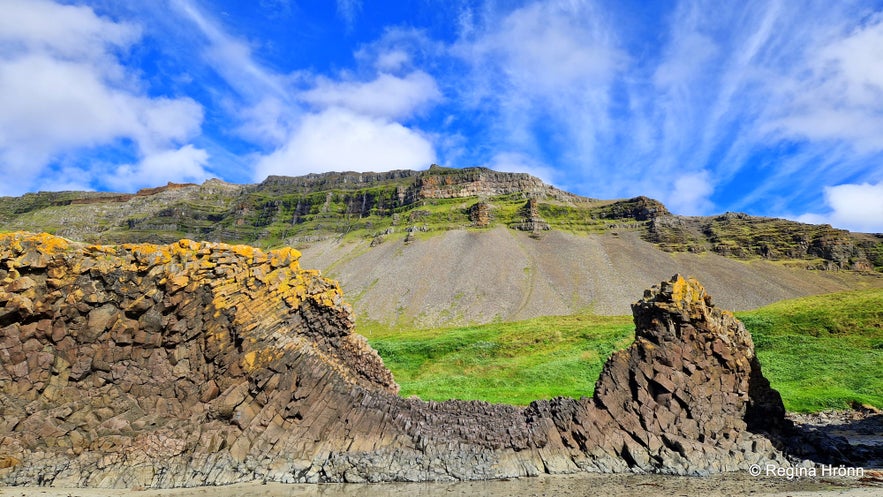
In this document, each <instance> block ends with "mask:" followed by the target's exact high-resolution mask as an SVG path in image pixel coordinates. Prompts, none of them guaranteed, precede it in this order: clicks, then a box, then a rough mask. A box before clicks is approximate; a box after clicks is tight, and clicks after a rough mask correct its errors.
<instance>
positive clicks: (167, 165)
mask: <svg viewBox="0 0 883 497" xmlns="http://www.w3.org/2000/svg"><path fill="white" fill-rule="evenodd" d="M207 162H208V153H207V152H206V151H205V150H202V149H198V148H195V147H194V146H193V145H185V146H183V147H181V148H179V149H169V150H162V151H158V152H156V153H153V154H151V155H148V156H146V157H144V159H142V160H141V161H140V162H139V163H137V164H125V165H122V166H119V167H117V168H116V170H115V171H114V173H113V175H111V176H110V177H109V178H108V179H107V180H106V181H107V184H108V185H109V186H111V187H113V188H115V189H117V190H120V191H135V190H137V189H139V188H141V187H144V186H159V185H164V184H166V183H167V182H169V181H172V182H175V183H188V182H193V183H201V182H203V181H204V180H206V179H207V178H208V177H209V173H208V171H206V169H205V165H206V164H207Z"/></svg>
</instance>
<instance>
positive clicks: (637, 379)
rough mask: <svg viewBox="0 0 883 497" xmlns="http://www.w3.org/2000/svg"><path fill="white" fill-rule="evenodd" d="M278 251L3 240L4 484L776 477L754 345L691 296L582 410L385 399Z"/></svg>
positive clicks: (358, 346)
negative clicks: (592, 475) (768, 469)
mask: <svg viewBox="0 0 883 497" xmlns="http://www.w3.org/2000/svg"><path fill="white" fill-rule="evenodd" d="M297 258H298V254H297V252H296V251H294V250H291V249H283V250H276V251H270V252H267V253H265V252H262V251H260V250H257V249H253V248H251V247H247V246H228V245H223V244H214V243H196V242H191V241H186V240H182V241H180V242H177V243H174V244H171V245H166V246H156V245H121V246H89V245H84V244H78V243H73V242H68V241H66V240H63V239H60V238H56V237H52V236H49V235H31V234H26V233H16V234H6V235H0V288H2V290H0V306H2V307H0V481H2V482H3V483H6V484H49V485H67V486H81V485H82V486H102V487H136V486H140V487H178V486H195V485H207V484H208V485H214V484H226V483H234V482H240V481H249V480H272V481H281V482H321V481H329V482H341V481H348V482H361V481H383V480H401V481H419V480H454V479H482V478H501V477H519V476H529V475H536V474H539V473H544V472H547V473H561V472H576V471H602V472H618V471H647V472H661V473H671V474H707V473H711V472H719V471H733V470H739V469H745V468H747V467H748V466H749V465H751V464H754V463H764V462H767V461H775V462H776V464H779V465H788V464H789V462H788V461H787V460H786V458H785V457H784V456H783V454H782V453H781V452H779V451H778V450H777V449H775V448H774V447H773V445H772V443H771V442H770V441H769V439H767V438H766V437H765V436H763V435H762V434H757V433H755V432H760V431H771V430H773V431H774V430H775V428H776V426H778V425H779V424H780V423H782V420H783V414H784V409H783V407H782V403H781V400H780V398H779V396H778V394H777V393H776V392H775V391H774V390H772V389H770V386H769V383H768V382H766V380H764V378H763V376H762V374H761V372H760V367H759V365H758V363H757V360H756V358H755V356H754V348H753V345H752V342H751V337H750V336H749V334H748V333H747V332H746V330H745V328H744V327H743V326H742V325H741V323H740V322H739V321H737V320H736V319H735V318H734V317H733V315H732V314H730V313H727V312H722V311H720V310H718V309H716V308H715V307H714V306H713V305H712V304H711V300H710V298H709V297H708V295H706V293H705V291H704V290H703V288H702V287H701V285H699V283H698V282H696V281H695V280H687V279H684V278H682V277H680V276H676V277H675V278H673V279H672V280H671V281H669V282H664V283H663V284H662V285H661V286H658V287H654V288H653V289H651V290H648V291H647V293H646V294H645V295H644V298H643V299H641V300H640V301H638V302H637V303H636V304H635V305H634V314H635V324H636V333H635V341H634V343H633V344H632V345H631V346H630V347H628V348H627V349H626V350H623V351H620V352H617V353H615V354H614V355H613V356H612V357H611V358H610V359H609V361H608V363H607V365H606V366H605V368H604V371H603V372H602V374H601V376H600V378H599V380H598V383H597V386H596V393H595V396H594V397H591V398H588V397H586V398H581V399H578V400H577V399H567V398H558V399H553V400H549V401H537V402H534V403H532V404H531V405H530V406H528V407H526V408H520V407H515V406H507V405H493V404H488V403H484V402H463V401H447V402H442V403H437V402H424V401H421V400H419V399H414V398H410V399H404V398H401V397H399V396H397V395H396V392H397V385H396V384H395V382H394V380H393V377H392V375H391V373H390V372H389V371H388V370H387V369H386V368H385V367H384V365H383V362H382V361H381V359H380V357H379V356H378V355H377V354H376V353H375V352H374V351H373V350H372V349H371V348H370V347H369V346H368V345H367V343H366V342H365V340H364V339H363V338H362V337H361V336H359V335H357V334H355V333H354V332H353V319H352V314H351V312H350V310H349V307H348V306H347V305H346V304H345V303H344V302H343V300H342V296H341V293H340V291H339V290H338V287H337V286H336V284H334V283H333V282H331V281H329V280H326V279H324V278H322V277H321V276H320V275H319V274H318V273H317V272H315V271H309V270H304V269H301V268H300V267H299V265H298V261H297Z"/></svg>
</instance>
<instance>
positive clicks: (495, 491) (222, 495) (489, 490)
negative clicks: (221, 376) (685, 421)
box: [0, 473, 883, 497]
mask: <svg viewBox="0 0 883 497" xmlns="http://www.w3.org/2000/svg"><path fill="white" fill-rule="evenodd" d="M881 476H883V475H881ZM474 495H481V496H490V497H503V496H510V495H511V496H525V497H531V496H535V497H576V496H587V495H607V496H613V497H620V496H629V495H639V496H641V497H662V496H665V497H669V496H694V495H696V496H709V497H723V496H742V495H755V496H770V497H785V496H792V497H811V496H819V497H833V496H849V497H872V496H875V497H880V496H883V481H869V482H862V481H859V480H858V479H855V478H794V479H792V480H788V479H786V478H778V477H752V476H750V475H748V474H745V473H740V474H727V475H717V476H711V477H706V478H688V477H674V476H672V477H669V476H658V475H634V474H629V475H598V474H577V475H556V476H548V475H545V476H540V477H536V478H522V479H516V480H497V481H475V482H457V483H388V484H319V485H309V484H291V485H286V484H279V483H268V484H266V485H262V484H261V483H243V484H237V485H229V486H223V487H197V488H186V489H166V490H139V489H128V490H109V489H82V488H77V489H65V488H46V487H0V496H2V497H116V496H119V497H202V496H205V497H209V496H212V497H251V496H267V497H300V496H304V497H307V496H309V497H313V496H321V497H338V496H348V497H405V496H408V497H412V496H416V497H430V496H433V497H434V496H474Z"/></svg>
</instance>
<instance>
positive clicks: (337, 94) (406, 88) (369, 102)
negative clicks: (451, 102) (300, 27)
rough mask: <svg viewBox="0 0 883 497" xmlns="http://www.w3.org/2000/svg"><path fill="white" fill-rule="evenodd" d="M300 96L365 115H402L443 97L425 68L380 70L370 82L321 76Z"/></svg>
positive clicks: (320, 105)
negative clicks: (403, 73)
mask: <svg viewBox="0 0 883 497" xmlns="http://www.w3.org/2000/svg"><path fill="white" fill-rule="evenodd" d="M301 98H302V99H303V100H304V101H306V102H308V103H310V104H313V105H316V106H319V107H342V108H345V109H349V110H351V111H353V112H356V113H359V114H364V115H366V116H373V117H384V118H390V119H402V118H406V117H409V116H410V115H411V114H413V113H414V112H417V111H419V110H421V109H423V108H425V107H427V106H428V105H429V104H431V103H434V102H437V101H439V100H440V99H441V92H440V91H439V89H438V86H436V84H435V80H434V79H433V78H432V77H431V76H430V75H428V74H426V73H425V72H423V71H415V72H412V73H410V74H408V75H407V76H405V77H403V78H399V77H397V76H393V75H391V74H385V73H381V74H380V75H379V76H378V77H377V78H376V79H374V80H373V81H369V82H364V83H363V82H348V81H346V82H335V81H332V80H329V79H327V78H320V79H319V80H318V82H317V84H316V87H315V88H313V89H311V90H308V91H306V92H304V93H302V94H301Z"/></svg>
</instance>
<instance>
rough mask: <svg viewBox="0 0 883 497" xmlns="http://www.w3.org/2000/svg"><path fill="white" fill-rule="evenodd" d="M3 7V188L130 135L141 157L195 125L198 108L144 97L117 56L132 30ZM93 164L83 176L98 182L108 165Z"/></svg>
mask: <svg viewBox="0 0 883 497" xmlns="http://www.w3.org/2000/svg"><path fill="white" fill-rule="evenodd" d="M0 8H2V10H3V16H2V20H0V172H2V173H3V175H4V176H6V177H12V178H15V179H16V180H15V182H7V184H6V185H5V187H4V188H3V189H2V190H3V193H6V194H20V193H23V192H24V191H27V190H28V189H30V188H31V186H32V183H33V182H34V181H35V180H36V179H37V178H39V177H40V176H41V175H43V176H46V175H48V176H51V172H50V171H51V168H52V167H53V162H54V161H56V160H57V159H59V158H61V157H62V156H64V155H65V154H69V153H75V152H76V151H77V150H81V149H84V148H95V147H101V146H106V145H114V144H115V143H117V142H118V141H120V140H131V142H132V143H133V145H134V148H135V153H136V154H139V155H141V156H147V155H150V154H153V153H155V152H156V151H158V150H164V149H167V148H169V147H170V146H176V144H178V143H180V142H182V141H185V140H187V139H189V138H190V137H192V136H193V135H194V134H195V133H197V132H198V131H199V127H200V124H201V122H202V107H201V106H200V105H199V104H197V103H196V102H194V101H193V100H191V99H189V98H175V99H171V98H165V97H148V96H146V95H144V93H143V91H142V90H141V88H140V85H139V81H138V79H137V78H136V77H135V75H133V74H130V73H129V71H128V70H127V69H126V68H125V67H124V66H123V65H122V64H121V63H120V62H119V59H118V53H117V52H118V51H120V50H125V49H128V48H129V46H130V45H131V44H133V43H134V42H136V41H137V40H138V37H139V36H140V31H139V30H138V29H137V28H135V27H133V26H131V25H128V24H125V23H115V22H113V21H110V20H108V19H105V18H101V17H98V16H96V15H95V13H94V12H93V11H92V10H91V9H88V8H85V7H74V6H65V5H58V4H55V3H52V2H47V1H43V0H28V1H15V0H3V1H2V3H0ZM89 170H90V171H92V173H93V174H94V176H93V177H91V178H88V179H85V180H83V182H85V183H87V184H88V183H90V180H91V181H96V182H98V183H102V182H103V179H104V177H105V176H106V171H99V170H92V169H89Z"/></svg>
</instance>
